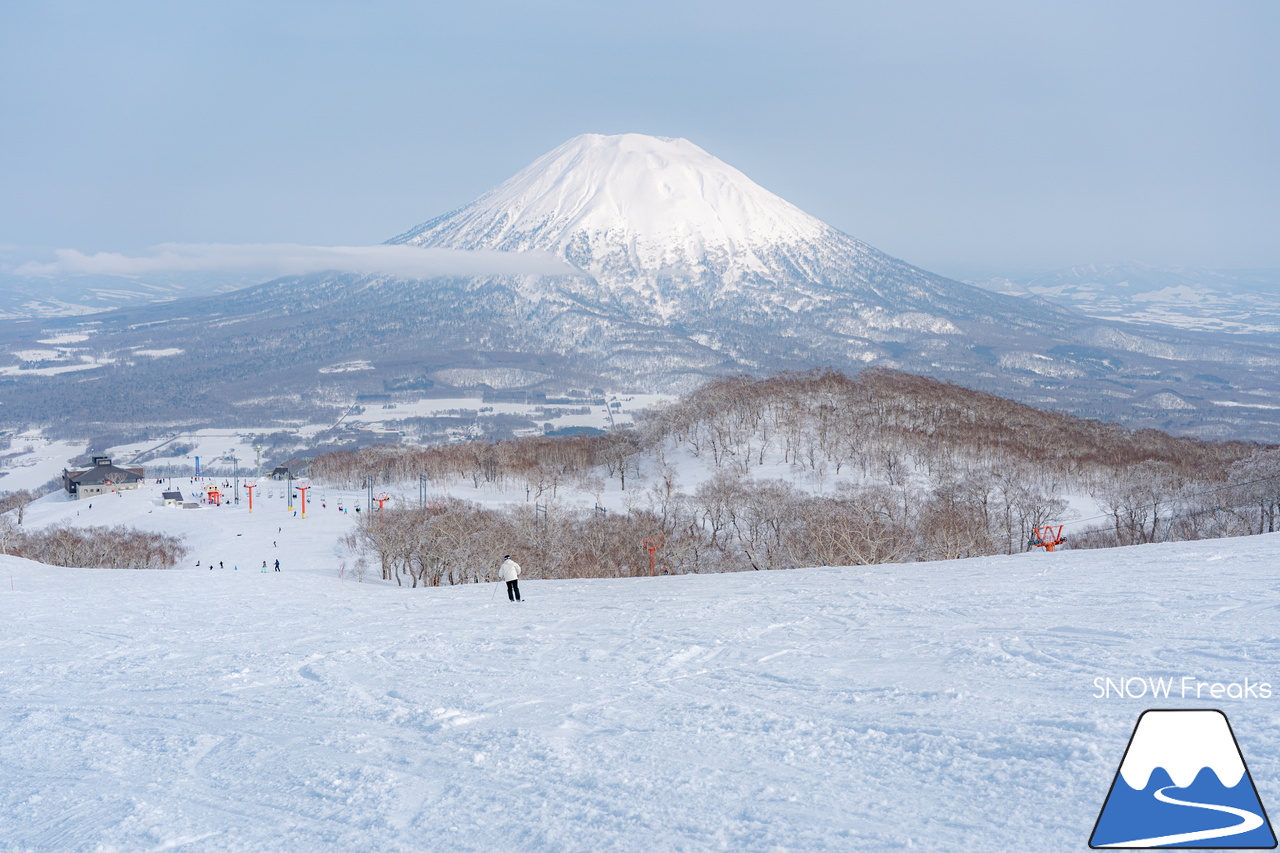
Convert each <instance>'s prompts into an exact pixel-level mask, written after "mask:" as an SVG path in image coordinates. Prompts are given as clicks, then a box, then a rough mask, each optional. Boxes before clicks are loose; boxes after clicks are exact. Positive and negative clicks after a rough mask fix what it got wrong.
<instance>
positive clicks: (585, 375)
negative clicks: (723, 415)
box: [0, 134, 1280, 438]
mask: <svg viewBox="0 0 1280 853" xmlns="http://www.w3.org/2000/svg"><path fill="white" fill-rule="evenodd" d="M390 242H392V243H398V244H404V245H408V246H418V247H423V248H443V249H454V250H486V251H490V252H492V251H495V250H496V251H502V252H508V253H512V254H513V256H514V257H516V258H518V257H519V253H522V252H530V251H536V252H537V253H538V257H540V258H545V257H546V253H550V254H552V255H554V256H556V257H558V258H560V259H562V260H563V261H564V262H565V263H566V272H565V273H564V274H559V275H546V274H544V273H538V272H533V271H532V270H534V269H545V268H546V265H545V263H543V264H541V265H539V266H536V267H535V266H534V265H532V264H531V265H530V270H531V272H529V273H528V274H524V275H512V274H507V275H500V276H498V275H491V276H470V277H444V278H434V279H427V280H415V279H406V278H397V277H392V276H386V275H364V276H361V275H352V274H321V275H311V276H305V277H296V278H284V279H278V280H276V281H272V282H269V283H266V284H262V285H257V286H253V287H249V288H245V289H241V290H238V291H235V292H232V293H229V294H220V295H216V296H208V297H201V298H192V299H183V300H176V301H172V302H168V303H164V304H157V305H145V306H131V307H127V308H123V309H121V310H118V311H114V312H110V313H106V314H99V315H92V316H88V317H84V316H82V317H75V318H62V319H46V320H31V321H25V322H17V321H14V322H8V323H5V324H4V325H3V327H2V329H3V335H4V338H3V341H2V342H3V343H4V345H5V346H6V349H7V351H8V352H10V353H13V354H14V355H13V364H12V365H11V366H10V367H9V368H8V369H7V370H5V375H3V376H0V381H3V382H4V383H5V384H4V386H0V387H3V392H4V396H5V398H6V399H7V400H8V401H9V405H7V406H4V407H3V408H2V409H0V411H2V412H3V415H0V416H3V417H6V418H9V419H10V420H15V419H36V420H40V419H46V420H47V419H52V418H59V417H61V418H66V417H73V418H74V417H77V416H79V415H78V414H77V411H76V408H75V407H74V406H69V405H65V404H64V402H63V401H64V400H65V399H66V398H67V397H68V396H69V395H71V394H74V393H75V390H76V389H84V390H86V391H92V393H93V395H94V399H95V404H96V405H95V408H94V410H93V417H94V418H96V419H100V420H103V421H107V420H116V421H134V422H136V421H137V420H139V419H143V418H145V419H147V420H149V421H153V422H165V421H166V420H168V421H174V420H178V419H189V418H205V417H209V416H210V415H212V414H213V413H215V412H216V413H219V414H220V415H221V416H223V417H225V416H227V415H228V414H231V415H235V413H238V412H246V413H247V410H248V409H250V408H253V409H255V411H254V412H253V417H255V418H260V416H261V414H262V413H263V412H278V413H279V414H280V415H281V416H282V417H288V416H289V415H290V414H291V412H292V413H293V414H296V410H297V407H298V406H300V405H304V404H305V405H311V404H315V403H317V402H319V403H327V404H331V405H333V406H339V405H343V404H344V403H349V402H350V401H351V400H353V399H355V398H356V397H358V396H361V395H370V394H378V395H391V396H392V397H394V396H395V395H398V394H414V395H422V394H449V393H456V391H457V390H458V389H469V390H474V389H476V388H484V389H491V390H493V391H497V392H507V393H516V394H518V393H522V392H530V393H539V392H549V393H557V392H560V391H563V390H564V389H566V388H569V387H578V388H587V387H592V386H602V387H609V388H612V389H619V390H621V389H628V390H635V391H645V390H647V391H684V390H688V389H689V388H691V387H694V386H696V385H697V384H699V383H701V382H702V381H703V380H705V379H706V378H707V377H709V376H713V375H718V374H723V373H727V372H749V373H757V374H759V373H765V372H771V371H775V370H779V369H806V368H811V367H825V366H834V367H837V368H840V369H845V370H851V369H858V368H860V367H862V366H865V365H870V364H876V365H880V366H885V367H894V368H899V369H903V370H908V371H912V372H917V373H924V374H929V375H933V376H937V377H939V378H943V379H949V380H952V381H955V382H958V383H960V384H963V385H967V386H970V387H976V388H980V389H983V390H988V391H994V392H996V393H1000V394H1004V395H1006V396H1011V397H1014V398H1016V399H1020V400H1022V401H1025V402H1031V403H1036V404H1042V405H1049V406H1052V407H1056V408H1060V409H1064V410H1067V411H1071V412H1073V413H1076V414H1083V415H1088V416H1096V417H1103V418H1107V419H1116V420H1121V421H1123V422H1126V423H1128V424H1130V425H1134V426H1157V427H1162V428H1165V429H1171V430H1174V431H1179V432H1192V433H1198V434H1201V435H1206V436H1221V435H1234V436H1244V437H1256V438H1277V437H1280V417H1277V415H1278V414H1280V409H1276V408H1275V407H1274V406H1273V405H1271V403H1270V401H1271V400H1274V399H1275V396H1274V395H1275V393H1276V392H1277V391H1280V380H1277V378H1276V377H1277V375H1278V372H1277V370H1276V368H1277V367H1280V345H1277V344H1276V343H1275V342H1272V341H1270V340H1267V339H1260V338H1258V337H1256V336H1255V337H1251V338H1248V339H1244V338H1238V337H1233V336H1231V335H1228V334H1217V335H1215V334H1209V333H1197V332H1191V331H1182V330H1176V329H1172V328H1170V329H1163V328H1159V327H1144V328H1141V329H1139V328H1135V327H1133V326H1125V325H1123V324H1117V323H1110V322H1107V321H1103V320H1098V319H1090V318H1087V317H1085V316H1083V315H1081V314H1078V313H1075V312H1073V311H1071V310H1070V309H1067V308H1062V307H1057V306H1054V305H1052V304H1050V303H1048V302H1046V301H1044V300H1041V299H1037V298H1034V297H1032V298H1027V297H1021V296H1013V295H1006V294H1000V293H995V292H991V291H988V290H983V289H980V288H976V287H972V286H969V285H966V284H961V283H959V282H956V281H952V280H949V279H947V278H944V277H941V276H938V275H934V274H932V273H929V272H927V271H925V270H922V269H919V268H917V267H914V266H912V265H910V264H908V263H904V262H902V261H899V260H897V259H895V258H892V257H890V256H888V255H886V254H884V253H883V252H880V251H878V250H876V249H874V248H872V247H871V246H868V245H867V244H865V243H863V242H861V241H859V240H857V239H855V238H853V237H850V236H849V235H847V234H844V233H842V232H840V231H838V230H836V229H835V228H832V227H831V226H829V225H827V224H825V223H823V222H821V221H820V220H818V219H816V218H814V217H812V216H810V215H808V214H806V213H804V212H803V211H801V210H799V209H798V208H796V207H795V206H794V205H792V204H790V203H788V202H786V201H784V200H783V199H781V198H779V197H778V196H776V195H774V194H772V193H770V192H768V191H767V190H765V189H763V188H762V187H760V186H759V185H757V184H755V183H754V182H752V181H751V180H750V179H748V178H747V177H746V176H745V175H743V174H742V173H741V172H739V171H738V170H736V169H734V168H732V167H731V166H728V165H726V164H725V163H723V162H721V161H720V160H718V159H716V158H715V157H713V156H711V155H710V154H708V153H707V152H705V151H703V150H702V149H701V148H699V147H697V146H696V145H694V144H693V143H691V142H688V141H686V140H683V139H666V138H659V137H651V136H643V135H638V134H626V135H621V136H601V135H595V134H588V135H584V136H579V137H576V138H574V139H571V140H569V141H568V142H566V143H564V144H563V145H561V146H559V147H558V148H556V149H554V150H553V151H551V152H549V153H547V154H546V155H544V156H542V157H541V158H539V159H538V160H536V161H534V162H533V163H532V164H531V165H529V166H528V167H527V168H525V169H524V170H522V171H521V172H519V173H518V174H516V175H514V176H513V177H512V178H510V179H509V180H507V181H505V182H503V183H502V184H500V185H498V186H497V187H495V188H493V189H492V190H490V191H489V192H487V193H485V194H484V195H482V196H480V197H479V198H477V199H476V200H475V201H473V202H471V203H470V204H468V205H466V206H464V207H462V208H459V209H458V210H455V211H452V212H450V213H447V214H444V215H442V216H438V217H436V218H435V219H431V220H429V221H427V222H425V223H423V224H422V225H419V226H417V227H415V228H412V229H410V230H408V231H406V232H405V233H403V234H401V235H400V236H398V237H395V238H394V239H393V240H391V241H390ZM48 341H60V342H61V343H59V344H54V345H50V344H48V343H47V342H48ZM42 342H44V343H42ZM157 353H162V354H163V355H162V356H158V355H156V354H157ZM0 370H4V368H3V367H0ZM37 375H38V376H39V377H40V381H39V383H35V382H33V381H32V379H34V377H36V376H37ZM50 386H54V387H61V388H65V389H66V393H64V394H61V395H59V394H49V393H48V389H49V387H50ZM1224 404H1225V405H1224Z"/></svg>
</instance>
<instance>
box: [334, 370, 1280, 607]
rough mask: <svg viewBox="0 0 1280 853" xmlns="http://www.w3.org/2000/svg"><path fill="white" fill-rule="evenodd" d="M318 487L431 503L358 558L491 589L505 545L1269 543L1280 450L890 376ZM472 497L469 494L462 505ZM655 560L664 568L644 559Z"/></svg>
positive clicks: (770, 388) (749, 548)
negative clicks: (1056, 539)
mask: <svg viewBox="0 0 1280 853" xmlns="http://www.w3.org/2000/svg"><path fill="white" fill-rule="evenodd" d="M312 473H313V475H314V477H315V478H316V480H317V481H318V482H323V483H328V484H331V485H333V486H341V487H345V488H368V489H373V488H378V489H384V488H387V489H394V488H400V489H401V490H402V491H404V492H405V493H406V494H407V493H408V491H409V488H408V487H407V486H406V484H412V491H414V492H416V493H417V498H416V499H410V500H405V501H400V502H398V503H392V504H391V505H388V506H387V507H386V508H385V509H384V510H383V511H382V512H380V513H378V514H377V515H374V516H369V515H366V516H365V517H364V518H363V520H362V524H361V525H360V527H359V529H358V532H357V533H356V534H353V535H352V536H351V537H350V539H349V541H348V547H349V551H350V554H351V557H352V560H353V561H355V562H361V564H362V565H363V564H364V562H362V561H367V562H369V563H374V564H377V565H379V566H380V569H381V572H382V576H383V577H384V578H387V579H391V578H395V579H397V580H400V581H402V582H405V583H408V584H410V585H414V586H416V585H418V584H427V585H435V584H439V583H468V582H475V581H482V580H486V579H488V577H489V572H490V570H491V568H492V567H491V566H489V565H488V563H487V562H486V560H485V559H483V558H482V555H484V554H487V553H488V549H489V543H490V542H492V541H495V540H501V541H509V542H519V543H521V545H522V546H523V547H526V548H528V549H529V550H531V551H533V552H536V553H538V554H540V555H545V568H544V571H545V573H546V574H545V576H546V577H600V576H626V575H636V574H646V573H649V572H650V571H651V570H657V571H667V572H672V573H688V572H711V571H736V570H747V569H776V568H791V567H796V566H808V565H864V564H874V563H886V562H910V561H915V560H937V559H951V558H957V557H970V556H979V555H989V554H1000V553H1005V554H1010V553H1016V552H1019V551H1023V550H1026V549H1027V548H1028V543H1029V542H1030V540H1032V539H1033V538H1034V531H1035V529H1036V528H1037V527H1038V526H1041V525H1049V524H1055V525H1056V524H1065V525H1066V527H1067V540H1066V545H1065V547H1076V548H1081V547H1090V548H1094V547H1109V546H1115V545H1127V544H1134V543H1144V542H1159V541H1169V540H1186V539H1202V538H1215V537H1221V536H1238V535H1246V534H1250V533H1259V532H1268V531H1272V530H1275V529H1276V511H1277V509H1278V508H1280V450H1276V449H1275V448H1268V447H1263V446H1259V445H1254V444H1248V443H1243V442H1209V441H1202V440H1196V439H1190V438H1179V437H1174V436H1170V435H1168V434H1166V433H1162V432H1159V431H1156V430H1139V431H1131V430H1126V429H1124V428H1122V427H1119V426H1117V425H1114V424H1107V423H1103V422H1099V421H1092V420H1084V419H1080V418H1076V417H1072V416H1070V415H1065V414H1060V413H1052V412H1046V411H1043V410H1039V409H1034V408H1031V407H1028V406H1025V405H1022V404H1019V403H1015V402H1012V401H1009V400H1006V399H1003V398H1000V397H996V396H993V395H990V394H984V393H980V392H975V391H971V390H967V389H964V388H960V387H958V386H955V385H950V384H947V383H943V382H938V381H936V380H932V379H927V378H924V377H919V376H913V375H909V374H903V373H898V372H894V371H888V370H869V371H866V372H864V373H862V374H860V375H859V376H858V377H857V378H850V377H848V376H845V375H843V374H840V373H837V372H833V371H814V372H808V373H799V374H796V373H784V374H778V375H775V376H772V377H769V378H766V379H753V378H750V377H728V378H722V379H716V380H714V381H712V382H710V383H709V384H707V385H706V386H705V387H703V388H702V389H700V390H699V391H697V392H695V393H693V394H690V395H688V396H686V397H684V398H682V399H680V400H677V401H674V402H671V403H669V404H666V405H662V406H658V407H656V408H654V409H652V410H649V411H647V412H645V413H642V414H641V415H640V416H639V417H638V419H637V426H636V427H635V428H634V429H627V430H618V431H614V432H611V433H608V434H606V435H603V436H578V437H572V438H554V439H552V438H541V437H534V438H522V439H516V440H509V441H500V442H466V443H459V444H452V445H446V446H438V447H403V446H376V447H370V448H365V449H362V450H359V451H353V452H344V453H335V454H328V455H324V456H321V457H319V458H318V459H316V460H315V462H314V463H313V466H312ZM464 491H465V492H466V493H468V494H469V495H470V496H471V497H470V499H466V498H463V497H461V496H460V492H464ZM654 543H657V550H656V552H655V553H654V554H653V557H654V559H653V561H652V562H651V560H650V556H651V555H650V553H649V551H648V547H647V546H648V545H651V544H654Z"/></svg>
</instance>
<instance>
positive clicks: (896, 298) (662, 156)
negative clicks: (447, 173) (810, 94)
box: [391, 133, 1023, 333]
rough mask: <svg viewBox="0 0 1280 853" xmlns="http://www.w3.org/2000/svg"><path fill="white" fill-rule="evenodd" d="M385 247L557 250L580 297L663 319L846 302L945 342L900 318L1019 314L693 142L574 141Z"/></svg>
mask: <svg viewBox="0 0 1280 853" xmlns="http://www.w3.org/2000/svg"><path fill="white" fill-rule="evenodd" d="M391 242H393V243H406V244H410V245H416V246H423V247H441V248H455V249H470V250H475V249H498V250H504V251H529V250H542V251H548V252H552V253H554V254H556V255H557V256H559V257H561V258H564V259H565V260H566V261H568V262H569V263H571V264H573V265H574V266H576V267H577V268H579V269H581V270H582V271H583V272H584V273H586V274H587V275H588V276H590V277H591V279H592V285H593V287H589V288H579V289H577V290H575V291H574V292H575V294H576V295H579V296H587V297H588V298H590V297H592V296H594V297H595V299H596V300H599V299H600V294H599V293H598V291H599V290H603V291H604V293H605V294H608V295H609V296H610V297H613V298H615V299H620V300H622V301H623V302H624V303H625V304H626V305H627V306H628V308H630V309H632V310H633V311H636V310H638V311H640V312H641V316H650V317H652V316H657V317H659V318H661V319H663V320H672V319H677V320H679V319H684V318H686V317H688V315H690V314H695V315H696V314H697V313H698V309H699V307H700V306H704V305H716V304H718V303H724V302H732V301H736V300H735V298H734V297H736V296H737V297H740V296H742V295H745V294H750V295H751V301H752V302H753V303H754V304H755V305H757V306H758V307H762V308H765V310H766V311H767V310H768V309H769V307H770V306H771V305H772V306H774V307H775V308H782V309H784V310H786V311H788V312H795V311H797V310H800V311H809V310H814V309H816V308H821V309H837V310H840V309H847V308H848V307H849V306H848V305H837V304H833V303H836V302H844V301H847V299H848V298H849V297H850V296H852V297H854V298H855V299H856V300H857V301H858V303H860V304H856V305H855V306H853V307H855V308H863V309H866V310H864V311H863V312H862V314H861V315H858V314H855V315H853V316H854V317H855V318H858V319H861V320H862V322H858V319H855V320H854V323H853V325H854V326H855V327H857V328H858V330H859V331H862V330H864V329H874V328H876V327H877V325H878V324H877V322H876V320H875V319H874V318H873V317H871V316H867V314H868V313H872V312H875V311H876V310H881V311H883V310H884V309H886V308H888V309H893V310H894V311H895V313H896V314H898V316H897V317H896V318H895V320H893V321H892V323H893V324H896V326H897V327H898V328H903V327H906V328H910V327H911V326H913V325H916V326H920V327H922V330H927V329H929V328H930V327H934V328H940V329H943V330H945V331H946V332H949V333H955V331H956V330H955V329H954V327H952V326H951V324H950V323H949V322H948V320H947V318H946V317H932V316H922V317H915V318H912V317H906V318H904V317H902V316H901V312H903V311H911V310H914V311H924V312H947V313H950V314H956V313H960V314H963V315H966V316H968V315H981V316H982V317H983V318H985V319H990V318H991V317H993V316H996V315H1007V316H1012V317H1014V318H1016V317H1019V316H1020V315H1022V313H1023V312H1021V311H1016V310H1013V311H1011V310H1010V307H1011V306H1012V305H1013V303H1012V302H1009V301H1008V300H999V299H996V300H993V299H992V298H991V297H990V296H989V295H988V294H986V293H983V292H981V291H977V290H975V289H973V288H971V287H968V286H967V285H962V284H959V283H958V282H953V281H949V280H947V279H944V278H941V277H940V276H935V275H933V274H931V273H927V272H925V271H923V270H920V269H918V268H915V267H912V266H910V265H909V264H905V263H903V262H901V261H898V260H896V259H894V258H891V257H889V256H888V255H885V254H884V253H883V252H880V251H878V250H876V249H874V248H872V247H871V246H868V245H867V244H866V243H863V242H862V241H860V240H857V239H854V238H853V237H850V236H848V235H847V234H843V233H841V232H839V231H837V230H836V229H834V228H832V227H831V226H829V225H827V224H825V223H823V222H822V221H820V220H818V219H816V218H815V217H813V216H810V215H809V214H807V213H805V212H804V211H802V210H800V209H799V208H797V207H796V206H795V205H793V204H791V203H790V202H787V201H785V200H783V199H781V198H779V197H778V196H776V195H774V194H773V193H771V192H769V191H768V190H766V189H764V188H763V187H761V186H759V185H758V184H756V183H755V182H753V181H751V180H750V179H749V178H748V177H747V176H746V175H744V174H742V172H740V171H738V170H737V169H734V168H733V167H731V166H729V165H727V164H726V163H724V162H722V161H720V160H719V159H717V158H715V157H713V156H711V155H710V154H708V153H707V152H705V151H703V150H702V149H701V148H699V147H698V146H696V145H694V144H693V143H692V142H689V141H688V140H686V139H668V138H664V137H653V136H645V135H642V134H635V133H629V134H622V135H618V136H604V135H601V134H584V135H582V136H578V137H575V138H573V139H570V140H569V141H568V142H565V143H564V144H563V145H561V146H559V147H558V148H556V149H554V150H552V151H551V152H549V153H547V154H545V155H544V156H542V157H540V158H538V159H537V160H535V161H534V162H533V163H531V164H530V165H529V166H527V167H526V168H525V169H523V170H521V171H520V172H518V173H517V174H516V175H514V176H513V177H511V178H510V179H508V180H507V181H504V182H503V183H501V184H499V185H498V186H497V187H495V188H493V189H492V190H490V191H489V192H487V193H485V194H484V195H482V196H480V197H479V198H477V199H476V200H475V201H473V202H471V203H470V204H468V205H466V206H465V207H463V208H460V209H459V210H456V211H453V212H451V213H447V214H445V215H443V216H439V217H436V218H435V219H432V220H430V221H428V222H426V223H424V224H422V225H419V226H417V227H416V228H413V229H411V230H409V231H407V232H405V233H404V234H401V235H400V236H398V237H396V238H394V239H393V240H392V241H391ZM557 284H561V285H562V286H563V284H564V283H563V282H557ZM628 291H635V293H634V294H632V293H629V292H628ZM993 302H994V303H995V305H996V306H999V307H997V308H994V309H993V308H992V306H991V305H990V304H989V303H993ZM646 307H647V308H648V309H649V310H647V311H646V310H645V309H646ZM1007 316H1006V319H1007ZM855 333H856V332H855Z"/></svg>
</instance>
